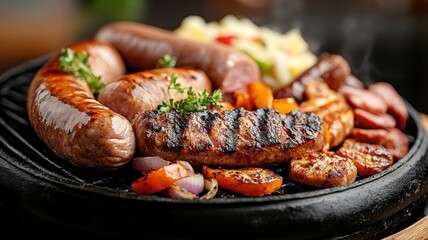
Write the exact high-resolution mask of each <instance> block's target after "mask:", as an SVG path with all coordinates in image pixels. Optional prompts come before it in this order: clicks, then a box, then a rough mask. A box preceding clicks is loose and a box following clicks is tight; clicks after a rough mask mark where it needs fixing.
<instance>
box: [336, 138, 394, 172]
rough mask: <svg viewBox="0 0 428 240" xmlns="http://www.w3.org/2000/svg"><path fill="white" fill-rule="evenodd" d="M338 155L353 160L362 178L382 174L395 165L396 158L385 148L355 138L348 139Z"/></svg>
mask: <svg viewBox="0 0 428 240" xmlns="http://www.w3.org/2000/svg"><path fill="white" fill-rule="evenodd" d="M336 153H337V154H338V155H340V156H342V157H344V158H349V159H351V160H352V162H353V163H354V164H355V166H356V167H357V171H358V175H360V176H362V177H367V176H371V175H373V174H376V173H379V172H382V171H383V170H385V169H387V168H389V167H390V166H392V164H393V163H394V157H393V156H392V154H391V152H390V151H389V150H388V149H386V148H385V147H384V146H382V145H379V144H373V143H365V142H359V141H356V140H355V139H353V138H348V139H346V140H345V141H344V142H343V144H342V147H340V149H339V150H338V151H337V152H336Z"/></svg>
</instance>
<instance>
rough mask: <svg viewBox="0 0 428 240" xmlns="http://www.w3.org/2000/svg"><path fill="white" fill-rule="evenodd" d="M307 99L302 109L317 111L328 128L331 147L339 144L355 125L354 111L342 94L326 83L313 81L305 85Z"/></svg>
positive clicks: (301, 104) (301, 105) (301, 106)
mask: <svg viewBox="0 0 428 240" xmlns="http://www.w3.org/2000/svg"><path fill="white" fill-rule="evenodd" d="M305 96H306V99H307V100H306V101H304V102H302V103H300V106H299V107H300V110H301V111H304V112H313V113H316V114H317V115H318V116H319V117H320V118H321V119H322V120H323V122H324V124H325V126H326V128H327V130H328V135H329V137H328V142H329V147H335V146H338V145H339V144H340V143H342V141H343V140H344V139H345V138H346V136H348V135H349V134H350V133H351V131H352V128H353V127H354V112H353V110H352V108H351V106H349V105H348V103H347V102H346V100H345V99H344V98H343V96H342V95H340V94H338V93H337V92H335V91H333V90H331V89H330V88H329V87H328V85H327V84H326V83H323V82H311V83H308V84H307V85H306V87H305Z"/></svg>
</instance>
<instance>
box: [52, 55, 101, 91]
mask: <svg viewBox="0 0 428 240" xmlns="http://www.w3.org/2000/svg"><path fill="white" fill-rule="evenodd" d="M59 67H60V69H61V71H63V72H64V73H69V74H73V76H75V77H76V78H78V79H80V80H83V81H85V82H86V83H87V84H88V86H89V88H90V89H91V91H92V93H93V94H94V97H95V98H97V96H98V94H99V93H100V91H101V90H102V89H103V88H104V83H103V82H101V77H100V76H95V74H94V73H93V72H92V69H91V67H90V66H89V64H88V53H87V52H86V51H80V52H77V53H75V52H74V51H73V50H72V49H70V48H67V49H61V56H60V57H59Z"/></svg>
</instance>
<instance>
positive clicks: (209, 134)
mask: <svg viewBox="0 0 428 240" xmlns="http://www.w3.org/2000/svg"><path fill="white" fill-rule="evenodd" d="M133 127H134V129H135V132H136V137H137V145H138V149H139V152H140V153H141V154H142V155H145V156H160V157H162V158H164V159H166V160H169V161H173V160H185V161H189V162H190V163H191V164H192V165H193V166H201V165H208V166H222V167H267V166H275V165H279V164H283V163H285V162H287V161H288V160H290V159H292V158H298V157H301V156H302V155H305V154H308V153H310V152H314V151H319V150H320V149H322V148H323V147H324V136H323V129H322V121H321V119H320V118H319V117H318V116H317V115H315V114H314V113H310V112H300V111H297V110H295V111H292V112H291V113H289V114H287V115H281V114H279V113H278V112H277V111H275V110H272V109H269V108H260V109H257V110H256V111H247V110H244V109H243V108H239V109H233V110H226V111H215V110H206V111H201V112H194V113H186V114H182V113H180V112H177V111H171V112H160V111H157V110H154V111H146V112H142V113H139V114H137V115H136V117H135V118H134V121H133Z"/></svg>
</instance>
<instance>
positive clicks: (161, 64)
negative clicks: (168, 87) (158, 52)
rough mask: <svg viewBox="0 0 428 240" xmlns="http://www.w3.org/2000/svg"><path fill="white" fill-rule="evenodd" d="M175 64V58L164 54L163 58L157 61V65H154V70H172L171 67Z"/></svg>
mask: <svg viewBox="0 0 428 240" xmlns="http://www.w3.org/2000/svg"><path fill="white" fill-rule="evenodd" d="M176 64H177V61H176V59H175V57H173V56H171V55H169V54H165V56H163V58H161V59H159V61H158V63H157V64H156V68H167V67H170V68H172V67H175V65H176Z"/></svg>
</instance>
